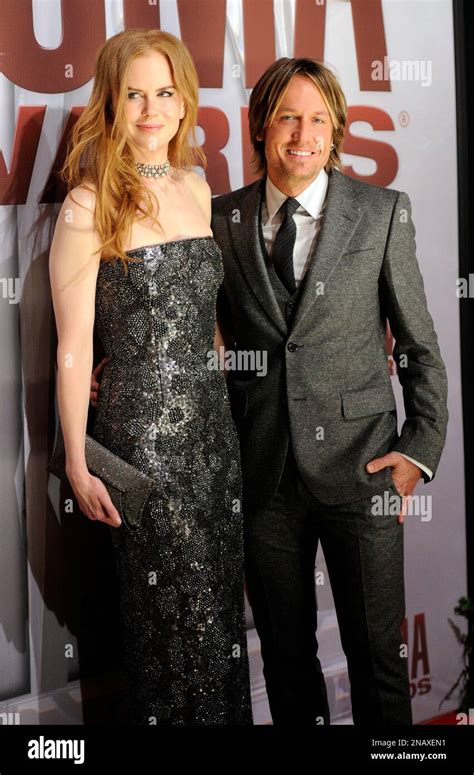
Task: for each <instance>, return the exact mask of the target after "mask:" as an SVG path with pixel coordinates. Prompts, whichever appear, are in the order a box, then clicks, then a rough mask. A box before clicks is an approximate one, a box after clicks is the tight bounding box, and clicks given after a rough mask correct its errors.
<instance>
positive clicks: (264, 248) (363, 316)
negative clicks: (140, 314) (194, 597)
mask: <svg viewBox="0 0 474 775" xmlns="http://www.w3.org/2000/svg"><path fill="white" fill-rule="evenodd" d="M345 121H346V102H345V98H344V94H343V92H342V89H341V87H340V85H339V83H338V81H337V79H336V78H335V76H334V75H333V73H332V72H331V71H330V70H329V69H328V68H326V67H324V66H323V65H321V64H319V63H317V62H315V61H313V60H310V59H286V58H285V59H280V60H278V61H277V62H275V63H274V64H273V65H272V66H271V67H270V68H269V69H268V70H267V71H266V72H265V73H264V74H263V76H262V77H261V79H260V80H259V82H258V83H257V85H256V86H255V88H254V89H253V92H252V96H251V99H250V105H249V124H250V135H251V140H252V143H253V147H254V152H255V154H254V156H255V161H256V163H257V168H258V170H259V171H260V172H262V173H263V177H262V178H261V179H260V180H258V181H257V182H256V183H253V184H252V185H250V186H246V187H244V188H242V189H240V190H239V191H236V192H234V193H231V194H227V195H224V196H220V197H218V198H216V199H215V200H214V202H213V221H212V227H213V231H214V236H215V238H216V240H217V241H218V243H219V245H220V248H221V250H222V255H223V261H224V269H225V279H224V289H223V291H224V292H223V293H222V295H221V299H220V313H219V317H220V322H221V326H222V327H223V328H225V329H227V332H228V338H229V340H230V342H231V346H232V347H235V348H236V349H237V350H238V351H247V354H248V353H250V354H252V353H254V354H257V353H258V352H261V353H264V354H266V356H267V373H266V374H265V376H260V374H259V371H258V370H254V372H253V373H252V372H251V371H249V372H247V373H246V374H242V373H238V372H235V371H234V372H233V371H231V372H229V376H228V387H229V395H230V398H231V403H232V409H233V414H234V418H235V420H236V423H237V427H238V430H239V436H240V445H241V461H242V470H243V495H244V503H243V511H244V519H245V532H246V537H245V541H246V545H245V551H246V582H247V591H248V596H249V600H250V603H251V606H252V610H253V615H254V621H255V625H256V628H257V631H258V634H259V637H260V641H261V648H262V657H263V661H264V674H265V679H266V685H267V693H268V699H269V703H270V709H271V713H272V717H273V721H274V724H275V725H297V726H313V725H317V724H320V723H329V709H328V702H327V695H326V688H325V683H324V677H323V674H322V670H321V665H320V662H319V659H318V657H317V640H316V635H315V632H316V624H317V622H316V596H315V586H314V565H315V558H316V551H317V547H318V542H319V541H321V545H322V547H323V550H324V555H325V559H326V564H327V568H328V571H329V576H330V581H331V587H332V591H333V596H334V603H335V607H336V612H337V616H338V622H339V629H340V633H341V640H342V645H343V648H344V652H345V654H346V656H347V662H348V670H349V677H350V682H351V696H352V711H353V719H354V723H355V724H368V725H379V724H380V725H389V724H411V723H412V717H411V707H410V694H409V684H408V675H407V664H406V658H405V657H404V650H403V649H402V648H401V645H402V644H401V631H400V627H401V624H402V622H403V619H404V615H405V596H404V579H403V515H400V517H399V518H398V519H397V517H396V516H395V517H394V516H393V515H392V513H387V514H383V515H380V514H379V511H378V509H375V508H374V501H373V500H372V498H373V497H374V496H375V497H376V498H377V496H383V494H384V492H385V491H386V490H388V491H389V494H390V496H391V498H396V499H397V498H398V499H399V500H400V496H409V495H411V493H412V492H413V490H414V488H415V486H416V484H417V482H418V479H419V478H420V476H423V478H424V479H425V481H429V480H430V479H431V478H432V477H433V475H434V473H435V471H436V468H437V465H438V462H439V458H440V455H441V451H442V448H443V445H444V440H445V435H446V424H447V418H448V413H447V408H446V389H447V388H446V373H445V368H444V364H443V361H442V359H441V356H440V353H439V348H438V344H437V338H436V334H435V332H434V330H433V323H432V319H431V317H430V315H429V312H428V310H427V306H426V299H425V295H424V291H423V281H422V278H421V275H420V272H419V268H418V264H417V260H416V255H415V241H414V233H415V232H414V227H413V223H412V220H411V207H410V201H409V198H408V196H407V195H406V194H404V193H400V192H398V191H395V190H391V189H383V188H379V187H377V186H371V185H368V184H365V183H361V182H359V181H356V180H353V179H352V178H350V177H347V176H345V175H343V174H342V173H341V172H340V171H339V170H338V167H340V166H341V165H340V151H341V146H342V140H343V135H344V127H345ZM387 320H388V321H389V322H390V326H391V330H392V332H393V334H394V335H395V338H396V346H395V349H394V358H395V360H396V362H397V365H398V374H399V377H400V381H401V383H402V386H403V396H404V403H405V410H406V417H407V419H406V420H405V422H404V424H403V427H402V429H401V433H400V436H399V435H398V433H397V417H396V405H395V398H394V395H393V390H392V386H391V381H390V375H389V370H388V368H387V357H386V352H385V346H384V343H385V331H386V321H387ZM256 360H257V359H256ZM259 360H260V359H259ZM102 367H103V364H101V365H100V366H99V367H98V368H97V369H96V371H95V374H96V376H97V377H98V375H99V374H100V371H101V369H102ZM97 387H98V384H97V382H96V381H95V380H93V402H95V396H94V389H96V388H97ZM390 502H391V501H390ZM390 511H391V509H390Z"/></svg>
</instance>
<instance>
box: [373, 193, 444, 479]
mask: <svg viewBox="0 0 474 775" xmlns="http://www.w3.org/2000/svg"><path fill="white" fill-rule="evenodd" d="M380 293H381V302H382V308H383V311H384V312H385V314H386V316H387V317H388V319H389V322H390V328H391V330H392V331H393V334H394V337H395V340H396V342H395V348H394V351H393V357H394V359H395V362H396V364H397V372H398V377H399V380H400V383H401V385H402V388H403V400H404V405H405V415H406V420H405V422H404V424H403V427H402V429H401V434H400V438H399V439H398V440H397V442H396V444H395V445H394V447H393V451H396V452H400V453H402V454H405V455H408V456H409V457H411V458H414V459H415V460H419V461H420V462H421V463H423V464H424V466H426V467H427V468H428V469H430V470H431V471H432V472H433V475H434V474H435V473H436V469H437V466H438V463H439V459H440V457H441V452H442V450H443V447H444V443H445V439H446V427H447V421H448V409H447V378H446V369H445V365H444V363H443V360H442V358H441V354H440V351H439V346H438V338H437V336H436V332H435V330H434V327H433V320H432V318H431V315H430V313H429V311H428V306H427V302H426V296H425V291H424V285H423V278H422V276H421V272H420V269H419V266H418V261H417V258H416V243H415V227H414V225H413V221H412V217H411V203H410V199H409V197H408V196H407V194H405V193H404V192H400V193H399V195H398V198H397V200H396V202H395V207H394V210H393V215H392V221H391V224H390V230H389V234H388V239H387V244H386V250H385V255H384V261H383V266H382V272H381V276H380ZM423 478H424V479H425V481H429V477H428V476H427V475H426V474H425V473H424V472H423Z"/></svg>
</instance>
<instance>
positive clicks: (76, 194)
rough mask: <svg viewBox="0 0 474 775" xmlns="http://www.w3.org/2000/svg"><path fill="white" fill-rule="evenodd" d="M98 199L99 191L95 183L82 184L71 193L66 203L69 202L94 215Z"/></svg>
mask: <svg viewBox="0 0 474 775" xmlns="http://www.w3.org/2000/svg"><path fill="white" fill-rule="evenodd" d="M96 197H97V191H96V188H95V186H94V184H93V183H80V185H78V186H76V187H75V188H72V189H71V190H70V191H69V193H68V195H67V196H66V199H65V200H64V201H66V200H68V202H69V203H74V204H75V205H78V206H79V207H82V208H83V209H86V210H89V211H90V212H91V213H93V212H94V209H95V202H96Z"/></svg>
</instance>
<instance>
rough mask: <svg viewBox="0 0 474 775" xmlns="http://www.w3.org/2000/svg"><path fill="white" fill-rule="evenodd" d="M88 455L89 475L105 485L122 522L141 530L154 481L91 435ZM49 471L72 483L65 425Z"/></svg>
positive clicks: (87, 441)
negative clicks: (65, 441)
mask: <svg viewBox="0 0 474 775" xmlns="http://www.w3.org/2000/svg"><path fill="white" fill-rule="evenodd" d="M85 454H86V465H87V468H88V470H89V472H90V473H91V474H93V475H94V476H98V477H99V479H101V480H102V482H103V483H104V484H105V486H106V488H107V492H108V493H109V495H110V498H111V500H112V503H113V504H114V506H115V508H116V509H117V511H118V513H119V514H120V519H121V520H122V522H123V523H124V524H125V525H126V527H128V528H129V529H130V530H138V529H139V528H140V525H141V521H142V516H143V512H144V510H145V506H146V504H147V502H148V498H149V497H150V495H151V492H152V490H153V488H154V487H156V482H155V481H154V479H151V478H150V477H149V476H146V475H145V474H143V473H142V472H141V471H139V470H138V469H137V468H135V467H134V466H132V465H130V463H127V462H126V461H125V460H122V459H121V458H120V457H118V456H117V455H114V453H113V452H111V451H110V450H109V449H107V448H106V447H104V446H102V444H99V442H98V441H96V440H95V439H93V438H92V437H91V436H89V435H87V434H86V444H85ZM47 470H48V471H49V472H50V473H51V474H53V475H54V476H57V477H58V478H59V479H63V480H65V481H69V480H68V478H67V476H66V450H65V448H64V437H63V433H62V429H61V423H60V424H59V427H58V432H57V435H56V440H55V444H54V450H53V454H52V456H51V459H50V461H49V463H48V465H47Z"/></svg>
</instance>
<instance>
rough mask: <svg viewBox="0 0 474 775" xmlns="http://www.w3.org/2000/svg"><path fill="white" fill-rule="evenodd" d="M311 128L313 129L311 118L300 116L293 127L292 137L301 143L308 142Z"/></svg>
mask: <svg viewBox="0 0 474 775" xmlns="http://www.w3.org/2000/svg"><path fill="white" fill-rule="evenodd" d="M313 129H314V124H313V122H312V121H311V119H303V118H300V119H299V121H298V125H297V126H296V127H295V129H294V132H293V137H294V139H295V140H297V141H298V142H299V143H300V144H301V145H304V143H306V142H309V141H310V140H311V137H312V134H313Z"/></svg>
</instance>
